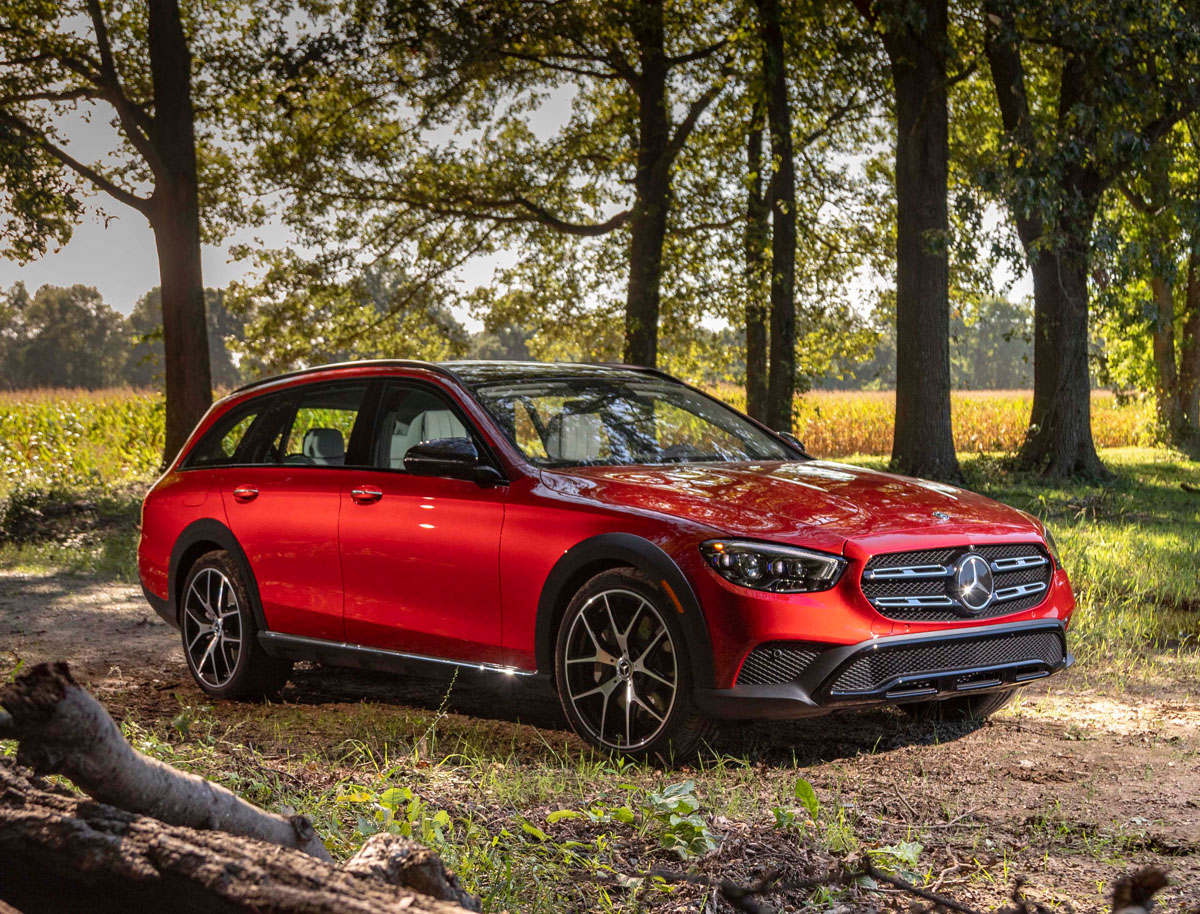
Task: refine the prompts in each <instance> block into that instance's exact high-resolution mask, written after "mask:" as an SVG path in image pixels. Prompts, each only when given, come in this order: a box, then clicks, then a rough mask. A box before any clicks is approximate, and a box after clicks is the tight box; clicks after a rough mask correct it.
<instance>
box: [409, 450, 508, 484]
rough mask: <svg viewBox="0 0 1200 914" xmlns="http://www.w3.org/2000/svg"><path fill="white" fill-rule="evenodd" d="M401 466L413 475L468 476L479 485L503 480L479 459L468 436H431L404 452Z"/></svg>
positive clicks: (477, 452) (454, 477)
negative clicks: (431, 438)
mask: <svg viewBox="0 0 1200 914" xmlns="http://www.w3.org/2000/svg"><path fill="white" fill-rule="evenodd" d="M404 469H405V470H407V471H408V472H409V473H412V475H414V476H442V477H447V478H450V479H470V480H472V481H473V482H477V483H479V484H480V485H481V486H492V485H496V484H497V483H499V482H501V481H503V477H502V476H501V475H500V474H499V473H498V472H497V471H496V468H495V467H492V466H489V465H488V464H486V463H480V462H479V451H478V450H477V449H476V448H475V444H474V442H472V441H471V439H470V438H434V439H433V440H432V441H423V442H421V443H420V444H414V445H413V446H412V447H410V448H409V449H408V453H407V454H405V455H404Z"/></svg>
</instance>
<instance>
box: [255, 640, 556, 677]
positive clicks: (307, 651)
mask: <svg viewBox="0 0 1200 914" xmlns="http://www.w3.org/2000/svg"><path fill="white" fill-rule="evenodd" d="M258 643H259V644H261V645H262V649H263V650H264V651H266V652H267V654H268V655H269V656H271V657H278V658H280V659H283V660H315V661H318V662H319V663H327V664H329V665H331V666H345V667H352V668H354V669H359V670H378V671H380V672H384V673H411V674H416V675H420V674H425V675H429V674H430V673H438V672H446V671H448V670H450V669H453V668H455V667H458V668H460V669H463V670H472V671H479V672H485V673H500V674H502V675H504V676H520V677H536V676H537V673H536V672H533V671H531V670H520V669H517V668H516V667H512V666H503V665H502V664H498V663H474V662H471V661H466V660H447V659H445V658H442V657H426V656H423V655H421V654H406V653H404V652H402V651H389V650H383V649H382V648H375V647H363V646H362V645H360V644H348V643H346V642H344V641H323V640H321V639H320V638H305V637H303V636H301V635H284V634H281V633H280V632H270V631H266V632H259V633H258Z"/></svg>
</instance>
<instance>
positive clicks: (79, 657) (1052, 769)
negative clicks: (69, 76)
mask: <svg viewBox="0 0 1200 914" xmlns="http://www.w3.org/2000/svg"><path fill="white" fill-rule="evenodd" d="M177 638H178V636H177V634H176V633H175V632H174V630H173V629H171V628H170V627H168V626H167V625H165V624H163V623H162V622H161V621H160V620H159V619H158V617H157V616H156V615H155V614H154V612H153V611H152V610H151V609H150V608H149V607H148V606H147V605H146V603H145V602H144V601H143V599H142V597H141V594H140V592H139V591H138V589H137V588H135V587H132V586H126V585H114V584H107V583H101V582H97V581H95V580H91V579H88V578H84V577H72V576H68V575H23V574H17V573H14V572H0V677H4V678H6V677H7V676H8V675H9V674H11V672H12V670H13V668H14V666H15V665H16V664H17V663H18V662H24V663H33V662H37V661H41V660H48V659H65V660H68V661H70V663H71V665H72V668H73V669H74V670H75V672H76V674H77V676H78V677H79V678H80V679H81V680H82V681H84V682H86V683H87V684H88V686H89V687H90V688H91V689H92V690H93V691H94V692H95V693H96V694H97V695H99V696H100V697H101V698H102V699H103V700H105V701H106V702H107V703H108V704H109V705H110V707H112V708H114V711H115V713H117V714H118V715H121V714H134V715H136V716H137V718H138V719H139V720H141V721H147V722H153V721H155V720H156V719H157V720H161V719H162V718H163V717H165V718H166V719H167V720H170V719H171V716H172V715H174V714H176V713H177V712H178V710H179V707H180V702H181V701H185V702H186V701H191V702H194V703H196V704H202V703H204V701H205V700H204V699H203V697H202V696H201V694H200V693H199V692H198V691H197V690H196V689H195V687H194V686H193V685H192V683H191V680H190V678H189V677H188V674H187V670H186V668H185V666H184V663H183V655H182V651H181V649H180V647H179V644H178V641H177ZM1187 669H1188V670H1189V671H1194V669H1195V666H1194V665H1191V666H1188V667H1187ZM1180 680H1181V681H1180ZM1117 681H1119V682H1121V684H1120V685H1113V684H1112V682H1111V681H1110V682H1109V684H1108V685H1098V686H1088V684H1087V682H1088V676H1087V675H1086V673H1085V671H1081V670H1078V669H1076V670H1074V671H1071V672H1070V673H1068V674H1066V675H1064V676H1061V677H1057V678H1056V679H1055V680H1052V681H1050V682H1049V683H1045V684H1039V685H1036V686H1033V687H1031V688H1030V689H1028V690H1027V692H1026V693H1025V696H1024V697H1023V699H1022V700H1021V701H1020V702H1019V703H1018V704H1017V705H1016V707H1015V708H1014V709H1012V710H1009V711H1005V712H1004V713H1002V714H1001V715H1000V716H998V717H997V718H995V719H994V720H993V721H991V722H990V723H988V724H987V725H985V726H982V727H978V728H974V729H970V728H965V729H962V730H959V731H952V730H950V731H948V730H945V729H942V730H935V729H929V728H922V727H914V726H913V725H912V724H910V723H908V722H907V721H906V720H905V719H904V717H903V716H902V715H899V714H896V713H893V712H890V711H885V712H872V713H866V714H846V715H838V716H836V717H831V718H826V719H823V720H820V721H809V722H797V723H793V724H782V725H781V724H772V725H770V726H765V725H749V726H738V727H730V728H728V729H727V731H726V732H725V733H724V735H723V736H722V737H721V740H720V744H719V745H718V747H717V748H718V749H720V750H722V751H723V752H727V753H730V754H733V755H737V756H742V757H747V758H749V759H750V761H751V764H752V765H753V766H754V767H755V769H756V770H758V771H759V772H760V777H759V779H758V781H757V782H756V783H761V784H762V785H763V788H764V789H765V790H767V791H768V792H770V791H771V790H773V789H774V787H772V784H773V783H774V782H778V783H779V784H782V783H783V782H784V781H785V780H786V779H789V778H790V779H792V780H794V778H795V777H796V770H795V767H794V766H797V765H798V766H799V767H800V768H801V773H802V774H803V776H804V777H805V778H807V779H808V780H810V781H811V782H812V783H813V784H814V785H815V786H817V788H818V790H819V791H820V792H821V793H822V795H823V796H825V797H830V798H833V799H834V800H836V802H838V803H840V804H841V805H842V807H843V808H845V809H847V810H850V811H851V812H852V813H853V815H854V817H855V819H856V822H857V828H858V829H859V833H860V834H861V835H863V836H864V838H865V839H868V840H873V841H880V842H885V841H889V842H895V841H903V840H914V839H917V840H921V841H922V842H923V843H924V844H925V847H926V849H927V851H926V853H927V855H928V866H929V868H930V871H931V872H932V873H933V874H934V875H935V876H937V875H938V874H939V873H940V874H942V876H943V879H942V882H943V884H944V885H945V886H947V887H955V888H953V890H954V891H956V892H958V893H959V897H964V893H965V897H967V898H973V899H974V900H975V901H976V902H977V903H979V904H994V903H996V902H998V901H1000V900H1002V898H1003V896H1004V893H1005V891H1006V890H1007V889H1006V887H1005V885H1004V884H1003V883H1004V882H1005V881H1006V879H1007V878H1008V877H1010V876H1011V874H1013V873H1017V872H1020V873H1024V874H1026V875H1028V876H1029V877H1030V880H1031V884H1034V885H1037V886H1038V890H1039V892H1040V897H1041V898H1042V899H1044V900H1054V899H1057V900H1070V901H1071V902H1072V903H1074V904H1075V905H1076V907H1078V908H1084V909H1086V908H1089V907H1092V906H1100V905H1102V904H1103V897H1102V894H1101V892H1102V887H1103V886H1106V885H1107V884H1109V883H1110V882H1111V879H1112V877H1113V876H1114V875H1115V874H1116V873H1119V872H1120V871H1122V870H1125V869H1128V868H1130V867H1132V866H1135V865H1140V864H1143V863H1158V864H1160V865H1162V866H1164V867H1166V868H1167V869H1168V870H1169V872H1170V873H1171V874H1172V878H1173V880H1174V882H1173V885H1172V886H1171V888H1170V889H1168V890H1167V892H1166V893H1165V895H1164V896H1163V902H1164V904H1163V907H1162V908H1161V909H1162V910H1178V911H1191V910H1200V702H1198V701H1197V694H1198V689H1197V683H1196V681H1195V680H1194V677H1193V673H1192V672H1188V673H1187V674H1186V675H1181V676H1180V678H1179V680H1177V681H1174V682H1171V681H1167V682H1163V681H1156V682H1147V681H1143V680H1139V678H1138V676H1137V674H1136V671H1135V674H1134V675H1133V676H1130V677H1127V678H1126V679H1124V680H1120V679H1118V680H1117ZM445 691H446V684H445V683H444V682H440V683H439V682H432V683H431V682H424V681H422V682H411V681H405V680H402V679H400V678H398V677H391V676H380V675H368V674H358V673H350V672H344V671H328V670H320V669H301V670H298V671H297V675H296V677H295V681H294V684H293V685H291V686H289V688H288V690H287V692H286V693H285V696H284V697H285V702H286V703H289V704H292V705H294V706H295V707H294V708H293V709H292V710H291V711H290V712H289V713H291V714H292V715H293V719H294V715H295V714H296V713H303V714H311V715H313V716H314V718H313V719H315V716H317V715H321V714H323V713H324V712H326V711H329V710H332V709H334V708H344V707H348V706H353V705H354V704H355V703H356V702H359V701H360V700H361V699H362V698H364V697H367V698H369V699H370V700H371V701H372V702H378V703H380V704H384V705H389V706H392V707H394V708H395V713H397V714H401V713H404V711H405V709H412V708H419V709H429V708H436V707H438V705H439V703H440V702H441V701H442V700H443V696H444V695H445ZM449 710H450V711H451V712H452V713H451V715H450V716H451V718H453V717H454V715H455V714H461V715H465V716H463V717H462V718H461V719H460V720H459V721H458V723H457V724H456V725H458V726H461V727H462V728H477V729H479V728H486V729H489V730H491V729H496V728H500V729H506V731H508V732H507V739H505V740H500V741H499V742H501V743H505V744H507V747H508V748H507V749H506V750H505V751H508V752H511V751H512V746H513V745H514V744H516V745H525V746H529V747H531V748H530V749H529V751H530V753H535V752H539V751H541V750H540V749H538V748H537V747H539V746H545V745H546V739H545V738H544V735H545V734H546V733H549V734H551V736H552V737H553V739H554V740H556V741H557V742H558V743H562V742H563V741H564V740H572V739H573V737H569V736H567V735H566V733H565V731H566V724H565V721H564V720H563V719H562V717H561V716H560V714H559V712H558V709H557V707H556V705H555V703H554V701H553V699H552V698H551V697H548V696H541V695H524V694H523V695H521V696H520V700H519V701H497V695H496V692H495V689H494V685H488V684H483V685H480V684H472V683H470V682H461V681H460V682H459V683H457V684H456V686H455V689H454V691H453V693H452V696H451V701H450V703H449ZM268 711H269V709H268ZM215 713H216V714H217V715H218V716H220V715H222V714H228V715H235V714H237V713H239V712H237V711H236V709H235V706H231V705H224V706H223V705H220V704H218V705H217V706H216V708H215ZM352 719H353V718H351V717H347V720H348V721H349V720H352ZM325 726H326V727H327V724H325ZM354 735H355V734H351V733H347V734H346V736H345V738H350V737H351V736H354ZM580 748H581V747H580ZM760 811H761V810H760ZM984 871H986V872H989V873H1002V874H1007V875H1006V876H1005V878H1003V879H997V883H996V885H995V886H993V887H989V885H988V884H987V882H986V881H985V880H980V879H978V878H976V879H974V880H972V879H971V878H970V877H971V874H972V873H976V874H978V873H982V872H984ZM989 878H991V877H989ZM948 890H949V889H948Z"/></svg>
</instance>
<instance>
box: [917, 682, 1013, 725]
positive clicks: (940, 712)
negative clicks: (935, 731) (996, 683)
mask: <svg viewBox="0 0 1200 914" xmlns="http://www.w3.org/2000/svg"><path fill="white" fill-rule="evenodd" d="M1016 694H1017V690H1016V689H1011V688H1010V689H998V690H997V691H995V692H983V693H981V694H979V695H959V696H957V697H955V698H943V699H941V700H940V701H917V702H913V703H912V704H904V705H901V706H900V707H902V708H903V709H904V710H905V712H906V713H908V715H909V716H911V717H914V718H916V719H917V720H928V721H936V722H944V723H952V722H963V721H972V720H986V719H987V718H989V717H991V716H992V715H993V714H995V713H996V712H997V711H999V710H1000V709H1001V708H1003V707H1004V706H1005V705H1006V704H1008V703H1009V702H1010V701H1012V700H1013V696H1014V695H1016Z"/></svg>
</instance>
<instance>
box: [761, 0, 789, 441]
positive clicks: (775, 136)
mask: <svg viewBox="0 0 1200 914" xmlns="http://www.w3.org/2000/svg"><path fill="white" fill-rule="evenodd" d="M757 3H758V16H759V32H760V38H761V41H762V54H763V80H764V82H765V84H766V85H765V89H766V96H767V125H768V127H769V129H770V134H771V158H772V160H773V162H772V174H771V182H770V185H769V191H768V196H769V199H770V207H771V344H770V345H771V348H770V352H771V365H770V373H769V376H768V379H767V411H766V415H767V418H766V422H767V424H768V425H770V426H771V427H772V428H775V429H778V430H780V431H784V432H788V433H790V432H791V431H792V411H793V408H794V401H795V395H796V170H795V162H794V160H793V153H792V112H791V105H790V104H789V102H788V84H787V70H786V58H785V55H784V44H783V25H782V19H783V12H782V10H781V8H780V2H779V0H757Z"/></svg>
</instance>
